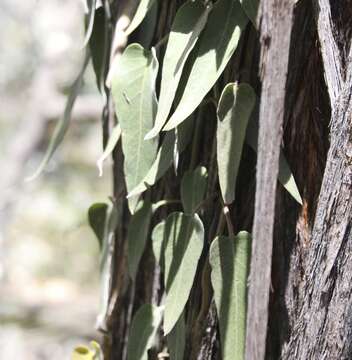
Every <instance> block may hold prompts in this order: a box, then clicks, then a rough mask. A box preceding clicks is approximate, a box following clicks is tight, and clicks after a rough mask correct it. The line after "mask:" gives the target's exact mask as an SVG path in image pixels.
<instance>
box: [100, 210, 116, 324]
mask: <svg viewBox="0 0 352 360" xmlns="http://www.w3.org/2000/svg"><path fill="white" fill-rule="evenodd" d="M118 221H119V212H118V209H117V207H116V204H115V203H113V204H112V205H110V206H109V210H108V216H107V218H106V224H105V231H104V239H103V246H102V250H101V256H100V306H99V315H98V318H97V327H98V328H99V329H100V330H103V331H107V324H106V318H107V314H108V308H109V299H110V293H111V285H112V273H113V272H112V270H113V269H112V267H113V257H114V246H115V230H116V227H117V224H118Z"/></svg>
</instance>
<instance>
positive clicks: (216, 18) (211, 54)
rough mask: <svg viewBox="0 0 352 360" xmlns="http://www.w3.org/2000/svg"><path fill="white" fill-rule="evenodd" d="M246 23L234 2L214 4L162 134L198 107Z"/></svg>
mask: <svg viewBox="0 0 352 360" xmlns="http://www.w3.org/2000/svg"><path fill="white" fill-rule="evenodd" d="M247 22H248V19H247V16H246V15H245V13H244V12H243V10H242V8H241V5H240V4H239V2H238V1H234V0H218V1H217V2H216V3H215V5H214V6H213V10H212V11H211V13H210V14H209V17H208V21H207V24H206V27H205V29H204V31H203V32H202V35H201V37H200V39H199V41H198V44H197V45H199V46H197V47H196V48H195V49H194V51H193V52H192V55H193V57H195V60H194V61H193V62H189V63H190V66H191V69H190V70H188V71H186V69H185V72H184V73H185V74H187V73H188V74H189V75H188V77H187V78H186V79H185V83H186V84H185V87H184V90H183V93H182V95H181V99H180V101H179V104H178V106H177V108H176V110H175V112H174V113H173V115H172V116H171V118H170V120H169V121H168V122H167V123H166V125H165V127H164V129H163V130H170V129H173V128H174V127H175V126H177V125H178V124H180V123H181V122H182V121H184V119H186V118H187V117H188V116H189V115H190V114H192V113H193V111H194V110H195V109H196V108H197V106H198V105H199V104H200V103H201V101H202V100H203V98H204V97H205V96H206V94H207V93H208V92H209V91H210V90H211V88H212V87H213V86H214V84H215V83H216V81H217V79H218V78H219V77H220V75H221V74H222V72H223V71H224V69H225V67H226V65H227V63H228V61H229V60H230V58H231V56H232V55H233V53H234V51H235V50H236V47H237V44H238V41H239V38H240V35H241V32H242V30H243V29H244V28H245V26H246V24H247ZM192 55H191V56H190V60H191V58H192ZM186 67H187V66H186ZM181 81H182V80H181Z"/></svg>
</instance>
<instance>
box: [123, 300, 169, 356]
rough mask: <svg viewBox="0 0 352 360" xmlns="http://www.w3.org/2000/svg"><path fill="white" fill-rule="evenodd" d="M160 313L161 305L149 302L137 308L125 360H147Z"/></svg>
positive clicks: (161, 310)
mask: <svg viewBox="0 0 352 360" xmlns="http://www.w3.org/2000/svg"><path fill="white" fill-rule="evenodd" d="M162 313H163V308H162V307H158V306H154V305H149V304H146V305H143V306H142V307H141V308H140V309H138V311H137V312H136V314H135V316H134V317H133V320H132V325H131V330H130V334H129V341H128V348H127V360H148V350H149V349H150V348H151V347H152V346H153V343H154V338H155V335H156V333H157V331H158V327H159V325H160V323H161V320H162Z"/></svg>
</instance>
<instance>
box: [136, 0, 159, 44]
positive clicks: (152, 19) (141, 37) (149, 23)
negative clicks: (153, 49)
mask: <svg viewBox="0 0 352 360" xmlns="http://www.w3.org/2000/svg"><path fill="white" fill-rule="evenodd" d="M157 24H158V2H157V1H153V5H152V6H151V7H150V9H149V10H148V12H147V15H146V16H145V18H144V19H143V21H142V23H141V24H140V26H139V31H138V43H139V44H141V45H142V46H143V47H144V48H145V49H149V48H150V45H151V43H152V41H153V37H154V34H155V29H156V26H157Z"/></svg>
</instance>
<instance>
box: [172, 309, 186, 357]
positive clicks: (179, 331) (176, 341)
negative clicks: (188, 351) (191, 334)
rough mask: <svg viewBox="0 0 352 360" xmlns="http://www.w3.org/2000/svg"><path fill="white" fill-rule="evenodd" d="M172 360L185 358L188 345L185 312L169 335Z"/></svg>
mask: <svg viewBox="0 0 352 360" xmlns="http://www.w3.org/2000/svg"><path fill="white" fill-rule="evenodd" d="M167 346H168V349H169V353H170V360H183V355H184V352H185V346H186V324H185V316H184V312H183V313H182V315H181V316H180V318H179V319H178V320H177V323H176V325H175V327H174V328H173V329H172V330H171V332H170V333H169V335H168V336H167Z"/></svg>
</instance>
